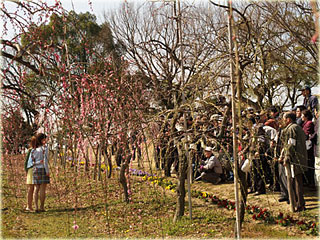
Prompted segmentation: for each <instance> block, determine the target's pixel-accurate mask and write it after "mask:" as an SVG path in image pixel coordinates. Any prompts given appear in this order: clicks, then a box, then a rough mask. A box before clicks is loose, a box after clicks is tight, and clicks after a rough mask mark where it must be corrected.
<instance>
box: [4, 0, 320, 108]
mask: <svg viewBox="0 0 320 240" xmlns="http://www.w3.org/2000/svg"><path fill="white" fill-rule="evenodd" d="M0 1H1V0H0ZM125 1H128V2H144V1H147V0H60V2H61V4H62V6H63V8H64V9H66V10H69V11H70V10H74V11H75V12H77V13H80V12H87V11H89V12H90V13H93V14H94V15H96V17H97V22H98V23H102V22H103V21H104V17H103V13H104V12H108V11H112V10H116V9H117V8H119V7H120V6H121V4H122V3H123V2H125ZM149 1H157V0H149ZM158 1H159V2H161V1H162V0H158ZM191 1H192V0H191ZM193 1H196V0H193ZM198 1H203V0H198ZM46 2H47V3H48V4H49V5H51V4H54V3H55V2H56V0H47V1H46ZM89 2H91V3H92V8H90V5H89ZM318 85H319V84H318ZM312 93H314V94H317V95H319V94H320V87H318V86H317V87H314V88H312ZM302 101H303V98H302V97H300V98H299V101H298V103H300V102H302Z"/></svg>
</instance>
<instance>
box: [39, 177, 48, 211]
mask: <svg viewBox="0 0 320 240" xmlns="http://www.w3.org/2000/svg"><path fill="white" fill-rule="evenodd" d="M46 188H47V184H46V183H43V184H41V185H40V210H44V201H45V200H46Z"/></svg>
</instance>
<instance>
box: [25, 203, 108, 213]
mask: <svg viewBox="0 0 320 240" xmlns="http://www.w3.org/2000/svg"><path fill="white" fill-rule="evenodd" d="M104 205H105V204H103V203H100V204H96V205H93V206H88V207H79V208H77V212H80V211H87V210H99V209H101V208H103V207H104ZM75 210H76V208H61V209H48V210H46V211H45V212H26V211H25V210H21V211H22V212H25V213H34V214H43V213H64V212H74V211H75Z"/></svg>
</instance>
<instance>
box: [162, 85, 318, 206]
mask: <svg viewBox="0 0 320 240" xmlns="http://www.w3.org/2000/svg"><path fill="white" fill-rule="evenodd" d="M302 94H303V96H304V102H303V104H301V105H298V106H296V107H294V108H293V109H291V111H282V112H281V111H280V109H279V108H277V107H275V106H273V107H270V108H269V109H266V110H262V111H255V110H254V108H252V107H248V108H247V109H245V110H244V111H243V112H242V123H243V124H242V125H243V127H242V134H241V140H239V142H238V151H237V154H238V157H239V159H240V168H241V169H242V171H244V172H247V183H248V186H249V190H248V193H254V194H255V195H260V194H265V193H266V190H267V189H269V190H272V191H278V192H280V198H279V202H283V201H286V202H287V203H289V194H288V185H287V175H288V172H287V170H288V169H287V170H286V166H289V168H290V169H291V172H290V173H291V177H292V179H291V181H292V185H293V191H294V193H295V201H296V210H297V211H303V210H304V209H305V201H304V197H303V187H304V186H308V187H309V188H310V189H314V190H315V188H316V183H315V157H318V155H319V153H318V151H317V144H318V143H317V132H318V125H319V118H318V117H319V114H318V99H317V98H316V97H315V96H312V95H311V88H310V87H308V86H306V87H305V88H304V89H302ZM184 118H185V117H184V116H181V118H180V119H179V120H178V122H177V124H176V125H175V133H170V129H169V126H167V127H163V128H162V131H160V134H159V135H158V139H160V141H158V145H157V148H156V149H157V157H156V159H157V167H158V168H161V167H162V168H163V169H164V170H165V175H166V176H170V175H171V174H173V173H177V171H178V167H179V159H181V157H185V156H186V157H187V155H185V154H184V153H183V151H181V149H183V148H184V144H185V143H188V151H189V152H188V155H189V157H190V158H192V166H193V176H194V180H196V181H207V182H211V183H213V184H219V183H221V182H224V181H228V180H232V179H233V169H232V165H233V157H232V156H233V147H232V132H233V129H232V124H231V118H229V121H227V122H226V124H225V123H223V115H222V114H213V115H211V116H209V117H208V116H207V115H203V116H201V115H200V114H199V115H197V116H196V117H195V118H193V117H191V116H188V117H186V126H187V131H185V130H184V129H185V126H184V124H185V123H184ZM223 124H225V126H223ZM235 131H236V134H237V136H238V139H239V135H240V128H237V129H235ZM179 132H180V133H181V134H179ZM222 132H224V134H221V133H222ZM173 135H174V137H172V136H173ZM184 155H185V156H184ZM248 166H249V167H248Z"/></svg>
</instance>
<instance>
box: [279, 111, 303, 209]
mask: <svg viewBox="0 0 320 240" xmlns="http://www.w3.org/2000/svg"><path fill="white" fill-rule="evenodd" d="M283 119H284V121H285V126H286V128H285V129H284V132H283V137H284V142H283V144H284V146H283V149H282V153H281V156H280V160H279V161H280V162H283V164H284V165H285V166H286V165H287V164H289V169H290V170H291V171H292V179H293V180H292V181H294V186H295V187H294V190H295V198H296V202H297V209H296V211H304V210H305V200H304V197H303V174H304V172H305V171H306V168H305V166H307V158H308V157H307V149H306V137H305V133H304V132H303V130H302V128H301V127H300V126H299V125H297V124H296V123H295V121H296V116H295V114H294V113H292V112H288V113H285V114H284V116H283Z"/></svg>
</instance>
